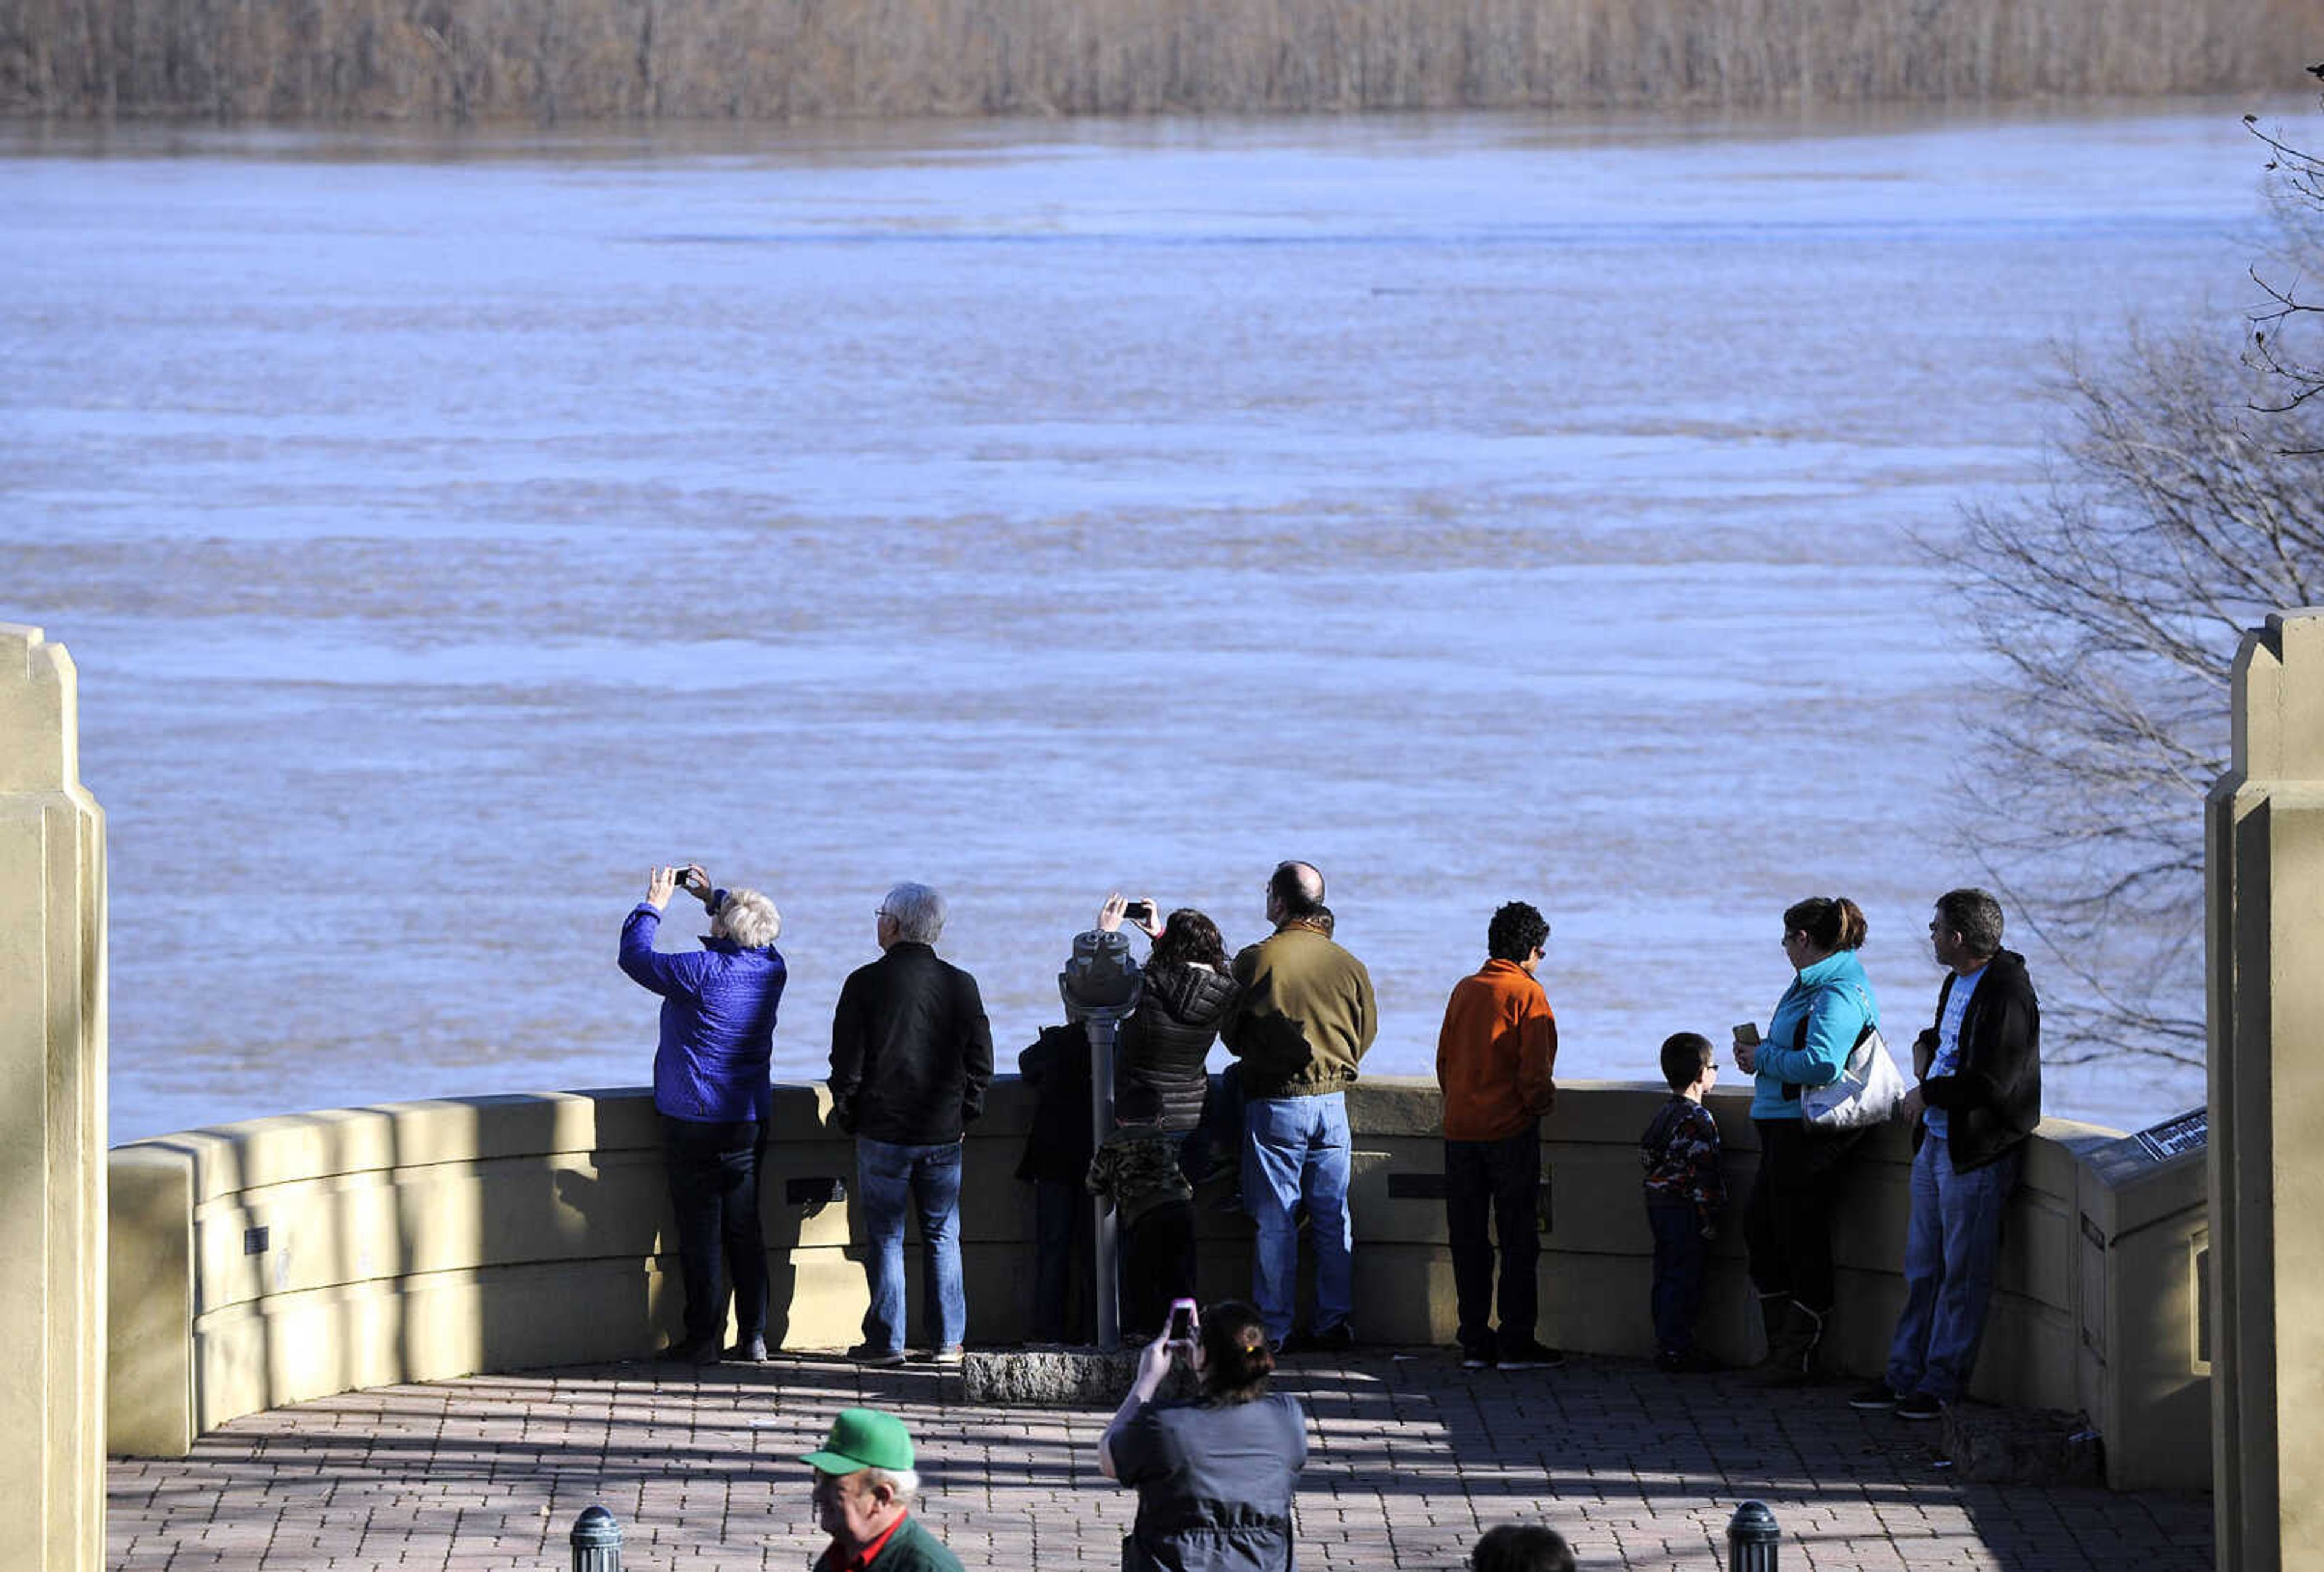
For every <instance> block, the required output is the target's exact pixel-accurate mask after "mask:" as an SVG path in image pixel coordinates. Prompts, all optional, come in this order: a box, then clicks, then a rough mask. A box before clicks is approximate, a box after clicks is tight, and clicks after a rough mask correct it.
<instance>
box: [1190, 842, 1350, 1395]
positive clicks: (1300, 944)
mask: <svg viewBox="0 0 2324 1572" xmlns="http://www.w3.org/2000/svg"><path fill="white" fill-rule="evenodd" d="M1267 920H1268V921H1269V922H1271V923H1273V924H1274V925H1275V933H1274V935H1273V937H1271V938H1269V939H1266V940H1265V941H1263V942H1261V943H1259V944H1255V945H1253V946H1251V947H1250V948H1249V949H1246V950H1244V951H1243V952H1242V953H1241V954H1240V955H1239V956H1237V957H1235V961H1234V977H1235V981H1236V982H1237V983H1239V984H1240V985H1242V994H1241V995H1240V997H1239V998H1238V999H1237V1000H1236V1002H1235V1006H1234V1009H1233V1010H1232V1011H1231V1013H1229V1014H1228V1016H1227V1019H1226V1021H1225V1022H1224V1024H1223V1025H1222V1029H1221V1031H1220V1033H1219V1035H1220V1038H1221V1039H1222V1040H1223V1041H1224V1042H1225V1043H1226V1045H1227V1047H1228V1048H1229V1049H1230V1050H1232V1051H1233V1053H1234V1055H1235V1057H1236V1058H1237V1059H1240V1061H1241V1069H1240V1076H1241V1079H1242V1089H1243V1095H1244V1097H1245V1102H1244V1104H1243V1158H1242V1195H1243V1204H1244V1206H1246V1207H1249V1208H1250V1215H1251V1219H1252V1221H1253V1222H1255V1223H1257V1224H1258V1225H1259V1239H1258V1243H1257V1247H1256V1249H1255V1250H1254V1252H1253V1257H1252V1264H1251V1298H1252V1299H1255V1300H1257V1301H1258V1304H1259V1314H1260V1315H1261V1316H1263V1317H1265V1318H1266V1320H1267V1335H1268V1337H1269V1338H1270V1339H1271V1340H1272V1341H1273V1342H1274V1343H1275V1344H1276V1345H1277V1346H1278V1347H1280V1348H1282V1349H1283V1351H1284V1352H1285V1353H1287V1354H1299V1353H1305V1352H1308V1351H1311V1350H1312V1351H1315V1352H1323V1353H1331V1352H1337V1351H1340V1350H1342V1349H1345V1348H1348V1347H1349V1346H1351V1345H1352V1344H1353V1343H1354V1341H1355V1332H1354V1329H1353V1328H1352V1327H1351V1326H1350V1325H1349V1324H1348V1312H1349V1309H1350V1308H1351V1303H1352V1300H1353V1297H1354V1284H1353V1281H1352V1272H1351V1260H1350V1250H1351V1245H1352V1244H1353V1242H1354V1238H1355V1231H1354V1228H1353V1226H1352V1225H1351V1224H1350V1222H1349V1220H1348V1175H1349V1171H1350V1169H1351V1166H1352V1156H1353V1153H1352V1151H1351V1148H1352V1146H1353V1141H1352V1139H1351V1137H1350V1135H1349V1133H1348V1102H1347V1096H1346V1088H1347V1087H1348V1086H1349V1085H1350V1084H1351V1083H1352V1082H1353V1081H1354V1080H1355V1078H1356V1065H1357V1063H1358V1062H1359V1061H1360V1060H1361V1059H1362V1058H1363V1057H1364V1051H1365V1050H1367V1049H1369V1048H1370V1047H1371V1045H1372V1038H1373V1036H1374V1034H1376V1033H1377V1032H1378V1031H1379V1005H1378V1003H1376V1002H1375V1001H1374V999H1373V997H1372V979H1371V974H1370V973H1369V972H1368V971H1366V970H1365V969H1364V964H1363V962H1361V961H1360V960H1358V959H1357V958H1356V957H1353V956H1351V955H1350V954H1349V953H1348V952H1347V951H1346V950H1343V949H1342V948H1340V947H1339V946H1338V945H1336V944H1334V943H1333V942H1332V939H1331V916H1330V911H1329V909H1328V908H1327V907H1325V906H1324V904H1323V874H1319V873H1317V872H1316V871H1315V868H1314V865H1312V864H1309V863H1283V864H1280V865H1277V868H1276V870H1275V873H1274V874H1273V875H1272V876H1270V877H1269V878H1268V881H1267ZM1303 1203H1304V1204H1305V1207H1306V1208H1307V1216H1308V1219H1309V1222H1310V1224H1311V1227H1310V1229H1309V1232H1310V1234H1311V1236H1312V1237H1313V1238H1314V1244H1315V1321H1314V1329H1313V1330H1312V1331H1311V1332H1309V1333H1308V1334H1306V1335H1305V1336H1296V1335H1295V1334H1294V1333H1293V1331H1292V1327H1291V1317H1292V1304H1293V1296H1294V1292H1295V1290H1296V1287H1297V1284H1298V1278H1299V1225H1298V1220H1297V1216H1296V1212H1295V1208H1296V1207H1299V1206H1300V1205H1302V1204H1303Z"/></svg>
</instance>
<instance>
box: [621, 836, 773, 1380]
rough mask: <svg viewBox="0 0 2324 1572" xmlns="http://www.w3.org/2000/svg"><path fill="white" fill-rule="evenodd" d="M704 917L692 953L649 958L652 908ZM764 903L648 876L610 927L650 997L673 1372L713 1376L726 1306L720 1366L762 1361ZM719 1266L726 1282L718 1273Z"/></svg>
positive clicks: (674, 871) (692, 875) (767, 1095)
mask: <svg viewBox="0 0 2324 1572" xmlns="http://www.w3.org/2000/svg"><path fill="white" fill-rule="evenodd" d="M681 888H682V889H684V890H686V891H687V892H688V893H690V894H692V895H693V896H695V897H696V899H697V900H699V901H700V902H702V904H703V906H704V908H705V910H706V911H708V912H709V914H710V931H709V932H708V933H707V934H705V936H704V937H703V940H702V948H700V949H696V950H688V951H686V952H684V953H682V954H666V953H664V952H662V951H660V950H657V949H656V948H654V934H655V933H656V932H657V931H658V930H659V928H660V926H661V913H662V908H663V907H665V906H667V905H669V898H670V896H671V895H672V894H674V893H675V892H677V891H678V890H679V889H681ZM782 927H783V920H782V917H781V914H780V913H779V912H777V911H776V910H775V903H774V902H771V901H770V900H768V899H767V898H766V897H765V896H764V895H761V894H760V893H759V892H757V891H756V890H734V891H726V890H720V889H715V888H714V887H713V886H712V884H711V883H710V875H709V874H706V873H705V872H704V871H703V869H702V867H701V865H699V864H694V865H688V866H687V867H683V868H656V869H654V870H653V872H652V874H650V875H649V876H648V878H647V881H646V898H645V899H644V900H643V901H641V902H638V904H637V905H636V906H635V907H633V908H632V910H631V911H630V915H629V917H628V918H627V919H626V920H624V921H623V922H622V950H621V967H622V972H623V973H624V974H626V975H627V976H628V977H629V978H630V980H631V981H632V982H633V983H635V984H637V985H638V986H640V987H641V988H645V989H647V990H649V991H650V992H652V993H655V994H660V995H661V1036H660V1041H659V1045H658V1046H657V1047H656V1048H655V1050H654V1074H653V1084H654V1107H655V1109H656V1110H657V1111H659V1113H660V1114H661V1132H662V1165H663V1168H664V1170H666V1172H667V1175H668V1177H669V1198H670V1204H671V1206H672V1207H673V1208H674V1209H675V1210H676V1212H677V1213H678V1271H679V1273H680V1276H681V1277H682V1278H683V1280H684V1282H685V1285H686V1332H685V1335H684V1336H681V1337H680V1338H679V1339H678V1341H677V1342H675V1343H673V1344H671V1345H669V1347H668V1348H666V1349H664V1350H663V1351H662V1355H661V1357H662V1358H663V1359H664V1360H667V1361H669V1362H672V1363H676V1364H717V1363H718V1360H719V1358H720V1345H721V1344H722V1343H723V1342H724V1333H725V1327H726V1295H727V1290H728V1287H729V1285H730V1284H731V1285H732V1288H733V1295H734V1344H733V1347H731V1348H727V1349H725V1350H724V1356H725V1357H727V1358H730V1359H742V1360H750V1361H757V1360H762V1359H764V1358H766V1356H767V1342H766V1330H767V1246H766V1241H765V1238H764V1236H763V1234H762V1233H761V1229H760V1226H759V1161H760V1159H761V1157H762V1156H763V1155H764V1153H765V1151H766V1150H767V1117H768V1114H770V1112H771V1111H772V1107H773V1103H774V1088H773V1087H771V1086H770V1084H769V1082H768V1079H767V1062H768V1060H769V1059H771V1058H772V1057H773V1054H774V1048H775V1007H776V1006H777V1005H778V1004H779V1003H781V1002H782V997H783V981H784V977H785V975H786V974H785V972H784V969H783V957H782V955H781V953H780V952H779V951H778V950H777V949H776V948H775V936H776V935H777V934H779V933H780V932H781V931H782ZM722 1254H723V1255H724V1260H725V1266H726V1271H725V1273H724V1281H722V1280H721V1273H720V1271H719V1262H720V1257H721V1255H722Z"/></svg>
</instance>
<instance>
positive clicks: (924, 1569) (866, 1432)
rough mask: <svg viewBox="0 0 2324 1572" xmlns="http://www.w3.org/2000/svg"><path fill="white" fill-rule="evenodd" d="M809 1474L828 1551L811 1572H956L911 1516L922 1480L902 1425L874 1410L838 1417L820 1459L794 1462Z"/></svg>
mask: <svg viewBox="0 0 2324 1572" xmlns="http://www.w3.org/2000/svg"><path fill="white" fill-rule="evenodd" d="M799 1461H800V1462H802V1463H805V1464H807V1465H808V1466H811V1467H812V1468H814V1470H815V1515H816V1521H817V1522H818V1523H820V1524H821V1525H822V1526H823V1531H824V1532H825V1533H826V1534H829V1535H830V1536H831V1546H830V1548H829V1549H826V1550H825V1551H824V1553H823V1554H822V1555H821V1556H819V1557H817V1558H816V1563H815V1572H864V1569H865V1568H867V1567H871V1566H873V1565H874V1564H875V1563H876V1564H877V1565H878V1567H879V1572H961V1565H960V1561H959V1559H958V1558H955V1557H954V1555H953V1553H952V1552H951V1551H950V1550H947V1549H945V1548H944V1542H943V1541H942V1540H938V1539H937V1538H936V1536H935V1535H934V1534H932V1533H930V1532H928V1530H927V1529H925V1528H922V1527H921V1526H920V1521H919V1520H918V1518H916V1517H914V1516H912V1511H911V1509H912V1498H913V1497H914V1496H916V1495H917V1494H918V1493H919V1489H920V1476H919V1475H918V1474H916V1473H914V1472H913V1471H912V1437H911V1432H910V1431H908V1430H907V1429H904V1421H903V1420H901V1419H898V1418H897V1417H896V1416H895V1415H893V1414H890V1413H884V1412H882V1411H881V1410H878V1409H842V1410H839V1415H838V1417H837V1418H835V1419H833V1420H832V1421H831V1435H830V1437H829V1438H828V1439H826V1440H825V1442H824V1444H823V1450H821V1451H820V1452H809V1453H808V1454H807V1456H804V1457H801V1458H800V1459H799Z"/></svg>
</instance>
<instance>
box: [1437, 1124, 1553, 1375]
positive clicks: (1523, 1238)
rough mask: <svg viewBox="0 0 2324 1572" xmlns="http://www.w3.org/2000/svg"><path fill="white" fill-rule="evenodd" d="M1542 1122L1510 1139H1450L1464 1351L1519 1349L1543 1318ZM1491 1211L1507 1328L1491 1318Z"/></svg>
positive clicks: (1455, 1293)
mask: <svg viewBox="0 0 2324 1572" xmlns="http://www.w3.org/2000/svg"><path fill="white" fill-rule="evenodd" d="M1540 1201H1541V1129H1540V1126H1539V1125H1537V1124H1527V1125H1526V1127H1525V1128H1524V1129H1523V1130H1522V1131H1520V1132H1518V1133H1517V1134H1515V1135H1512V1136H1510V1137H1508V1139H1507V1140H1505V1141H1448V1142H1445V1143H1444V1225H1445V1235H1446V1238H1447V1239H1448V1241H1449V1242H1450V1243H1451V1244H1452V1297H1453V1300H1454V1302H1455V1304H1456V1305H1457V1306H1458V1308H1459V1312H1460V1339H1461V1347H1462V1351H1463V1352H1465V1353H1469V1354H1482V1355H1489V1354H1491V1353H1492V1352H1493V1351H1494V1349H1495V1347H1496V1346H1497V1345H1498V1346H1499V1347H1500V1348H1506V1349H1509V1350H1512V1351H1515V1350H1518V1349H1523V1348H1526V1347H1528V1346H1530V1345H1532V1344H1533V1342H1534V1323H1535V1320H1536V1319H1538V1318H1539V1314H1540V1308H1539V1300H1540V1288H1539V1284H1538V1282H1537V1281H1536V1279H1535V1269H1536V1267H1537V1265H1538V1263H1539V1262H1540V1260H1541V1212H1540ZM1488 1212H1489V1213H1490V1214H1491V1222H1492V1224H1493V1231H1494V1234H1495V1236H1496V1237H1498V1238H1499V1240H1500V1245H1501V1294H1500V1311H1501V1327H1500V1335H1499V1338H1498V1339H1496V1338H1495V1336H1493V1333H1492V1331H1491V1329H1490V1328H1489V1327H1488V1326H1487V1324H1486V1323H1487V1322H1488V1321H1489V1319H1490V1318H1491V1317H1492V1312H1493V1246H1492V1244H1491V1242H1490V1241H1489V1240H1488V1239H1487V1238H1486V1236H1485V1224H1486V1221H1487V1216H1486V1214H1487V1213H1488Z"/></svg>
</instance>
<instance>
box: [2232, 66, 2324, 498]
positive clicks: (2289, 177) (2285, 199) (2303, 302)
mask: <svg viewBox="0 0 2324 1572" xmlns="http://www.w3.org/2000/svg"><path fill="white" fill-rule="evenodd" d="M2310 69H2311V70H2314V71H2315V72H2316V74H2317V75H2318V76H2319V77H2324V66H2314V67H2310ZM2244 124H2245V125H2247V126H2249V127H2250V128H2251V132H2252V134H2253V135H2255V136H2256V137H2258V138H2259V140H2260V141H2261V142H2262V143H2264V144H2265V146H2266V148H2267V154H2268V156H2267V173H2268V176H2269V195H2270V197H2271V198H2272V199H2273V202H2274V206H2275V212H2276V220H2277V227H2278V228H2279V230H2280V232H2281V233H2282V235H2283V236H2284V237H2285V244H2283V245H2279V246H2278V247H2276V248H2275V250H2274V253H2273V254H2271V255H2270V256H2268V257H2267V258H2265V259H2264V260H2263V261H2262V262H2260V263H2256V264H2254V265H2253V267H2252V270H2251V277H2252V282H2254V283H2255V284H2257V285H2258V286H2259V289H2260V294H2261V296H2262V299H2261V301H2260V304H2259V305H2258V306H2257V307H2256V308H2255V309H2254V310H2253V311H2252V313H2251V339H2250V342H2249V343H2248V344H2247V345H2246V347H2245V350H2244V358H2245V361H2246V364H2248V365H2251V366H2252V367H2253V368H2254V369H2255V370H2257V371H2260V372H2262V373H2264V375H2266V376H2267V378H2268V381H2269V384H2270V386H2269V391H2268V393H2266V394H2265V395H2264V397H2265V400H2266V402H2264V403H2263V404H2262V405H2261V407H2262V408H2263V409H2266V410H2270V411H2282V410H2286V409H2289V408H2291V407H2292V406H2293V405H2296V404H2301V403H2305V402H2307V401H2309V400H2310V399H2312V398H2315V397H2317V396H2318V395H2319V393H2324V278H2319V276H2318V275H2319V267H2318V261H2319V258H2324V157H2319V155H2318V154H2316V153H2310V152H2308V151H2306V149H2304V148H2302V147H2299V146H2295V145H2294V144H2292V143H2290V142H2287V141H2285V140H2284V135H2283V134H2282V132H2280V131H2272V130H2269V129H2267V128H2265V127H2264V126H2263V125H2261V124H2260V120H2259V116H2256V115H2246V116H2244ZM2310 451H2311V452H2312V451H2313V449H2310Z"/></svg>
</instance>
